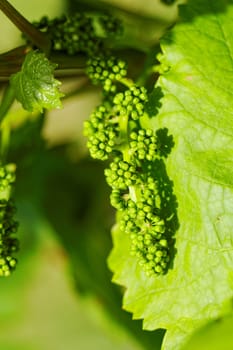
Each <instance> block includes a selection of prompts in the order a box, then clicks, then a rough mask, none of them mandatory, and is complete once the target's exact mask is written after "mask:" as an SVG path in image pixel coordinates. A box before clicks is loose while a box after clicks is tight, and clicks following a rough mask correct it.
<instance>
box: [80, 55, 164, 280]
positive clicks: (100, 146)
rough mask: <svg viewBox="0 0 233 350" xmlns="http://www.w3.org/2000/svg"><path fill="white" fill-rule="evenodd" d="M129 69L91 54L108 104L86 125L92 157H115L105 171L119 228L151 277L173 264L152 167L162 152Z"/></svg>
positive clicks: (90, 69)
mask: <svg viewBox="0 0 233 350" xmlns="http://www.w3.org/2000/svg"><path fill="white" fill-rule="evenodd" d="M109 62H111V63H110V64H109ZM126 67H127V65H126V63H123V62H122V60H117V59H116V58H115V59H114V58H113V57H112V58H111V60H110V61H108V60H106V58H104V57H101V56H99V57H97V58H96V57H93V58H91V57H90V58H89V60H88V66H87V74H88V75H89V77H90V79H92V80H93V83H95V84H97V83H99V84H100V85H101V86H102V87H103V91H104V102H103V104H101V105H100V106H98V107H97V108H96V109H95V110H94V111H93V112H92V114H91V116H90V118H89V120H88V121H86V122H85V123H84V134H85V135H86V136H87V138H88V141H87V147H88V148H89V151H90V154H91V156H92V157H93V158H97V159H100V160H107V159H109V160H111V162H110V165H109V167H108V168H107V169H106V170H105V176H106V181H107V183H108V184H109V186H110V187H111V188H112V193H111V196H110V200H111V204H112V206H113V207H115V208H116V209H117V210H118V211H119V213H120V217H121V220H120V229H121V230H122V231H123V232H125V233H126V234H128V235H129V237H130V240H131V254H132V255H134V256H136V258H137V259H138V261H139V264H140V265H141V266H142V267H143V269H144V270H145V272H146V274H147V275H148V276H151V275H159V274H164V273H165V272H166V271H167V269H168V266H169V262H170V252H169V239H168V232H167V229H166V220H165V219H164V218H162V214H161V196H160V192H159V188H158V185H157V182H156V174H154V173H153V171H152V168H154V167H153V165H154V164H155V162H156V160H158V159H160V154H161V152H160V149H159V142H158V140H157V136H156V133H155V132H154V130H152V129H149V128H146V129H145V128H143V127H142V123H141V120H142V118H143V116H145V114H146V111H145V106H146V103H147V101H148V92H147V90H146V88H145V87H143V86H138V85H137V84H136V83H134V82H132V80H130V79H128V78H127V75H126ZM106 87H110V88H106Z"/></svg>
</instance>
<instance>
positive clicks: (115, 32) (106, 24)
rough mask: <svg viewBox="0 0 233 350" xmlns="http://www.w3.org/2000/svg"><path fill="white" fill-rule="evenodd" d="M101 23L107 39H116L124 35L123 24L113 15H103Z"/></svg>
mask: <svg viewBox="0 0 233 350" xmlns="http://www.w3.org/2000/svg"><path fill="white" fill-rule="evenodd" d="M99 23H100V25H101V27H102V30H103V31H104V34H105V36H106V37H113V36H114V37H116V36H121V35H122V34H123V26H122V22H121V21H120V20H119V19H118V18H116V17H114V16H111V15H107V14H106V15H102V16H100V17H99Z"/></svg>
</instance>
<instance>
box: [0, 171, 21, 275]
mask: <svg viewBox="0 0 233 350" xmlns="http://www.w3.org/2000/svg"><path fill="white" fill-rule="evenodd" d="M14 182H15V166H14V164H7V165H5V166H0V276H9V275H10V274H11V272H12V271H13V270H14V269H15V267H16V264H17V260H16V258H15V256H14V255H15V253H16V252H17V250H18V247H19V242H18V239H17V238H16V237H15V234H16V232H17V228H18V222H17V221H16V220H15V219H14V216H15V212H16V208H15V205H14V203H13V201H12V199H11V188H12V185H13V183H14Z"/></svg>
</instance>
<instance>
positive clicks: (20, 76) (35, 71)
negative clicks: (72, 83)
mask: <svg viewBox="0 0 233 350" xmlns="http://www.w3.org/2000/svg"><path fill="white" fill-rule="evenodd" d="M55 68H56V65H55V64H54V63H51V62H50V61H49V60H48V59H47V58H46V57H45V54H44V53H41V52H39V51H30V52H29V53H28V54H27V55H26V57H25V60H24V62H23V65H22V68H21V71H19V72H18V73H16V74H14V75H12V77H11V79H10V83H11V86H12V87H13V88H14V91H15V97H16V99H17V100H18V101H19V102H20V103H21V104H22V106H23V108H24V109H26V110H27V111H29V112H35V111H40V112H41V111H42V110H43V108H47V109H54V108H61V100H60V98H61V97H62V96H63V94H62V93H61V92H60V91H59V89H58V87H59V86H60V85H61V83H60V82H59V81H58V80H56V79H55V78H54V75H53V73H54V69H55Z"/></svg>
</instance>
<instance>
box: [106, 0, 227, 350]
mask: <svg viewBox="0 0 233 350" xmlns="http://www.w3.org/2000/svg"><path fill="white" fill-rule="evenodd" d="M232 15H233V7H232V2H231V1H229V2H227V1H226V2H221V4H220V2H218V3H214V4H213V3H211V4H210V2H209V1H196V0H195V1H189V3H188V5H187V6H184V7H182V9H181V21H180V23H178V24H177V25H176V26H175V28H174V29H173V30H172V31H171V32H170V33H169V34H167V35H166V36H165V37H164V39H163V40H162V43H161V46H162V52H163V54H162V64H165V63H166V66H167V67H168V69H166V70H164V71H163V73H162V75H161V77H160V78H159V81H158V87H160V88H161V91H162V93H163V95H164V96H163V98H162V100H161V103H162V106H161V108H160V110H159V113H158V115H157V116H156V117H154V115H153V114H152V115H151V125H153V126H154V128H155V129H156V128H164V127H165V128H168V130H169V133H171V134H172V135H173V137H174V143H175V146H174V147H173V149H172V151H171V153H170V154H169V156H168V157H167V159H166V161H165V162H166V168H167V172H168V175H169V178H170V179H172V181H173V183H174V193H175V194H176V196H177V204H178V207H177V213H178V219H179V228H178V231H177V232H176V234H175V252H174V253H175V255H174V260H173V267H172V268H171V269H170V270H168V273H167V274H166V275H164V276H161V277H156V278H151V279H148V278H147V277H146V276H145V274H144V273H142V272H140V270H139V268H138V266H137V264H136V262H135V261H134V259H133V258H132V257H129V255H128V249H129V245H130V240H129V238H128V237H127V236H126V235H124V234H123V233H122V232H121V231H120V230H119V227H120V223H119V224H118V225H117V226H116V227H115V229H114V230H113V237H114V242H115V243H114V249H113V252H112V254H111V256H110V259H109V264H110V267H111V269H112V270H113V271H114V281H116V282H118V283H120V284H122V285H124V286H125V287H126V293H125V297H124V308H125V309H126V310H128V311H131V312H133V315H134V318H143V319H144V328H146V329H156V328H160V327H162V328H165V329H167V332H166V336H165V339H164V343H163V348H164V349H172V350H174V349H180V348H181V344H182V343H183V342H185V340H186V337H189V336H190V334H191V333H192V332H193V331H194V330H195V329H196V328H197V327H200V326H201V325H203V324H204V323H205V322H207V321H209V320H213V319H216V318H218V317H222V316H223V315H224V314H225V313H227V312H230V311H231V298H232V260H233V256H232V228H231V226H232V225H231V223H232V206H233V202H232V186H231V181H229V173H231V168H232V160H230V158H229V157H230V154H232V113H231V105H232V97H231V88H230V86H231V82H232V71H233V70H232V66H233V63H232V57H231V54H230V52H231V50H232V48H233V41H232V36H231V32H232ZM150 103H156V101H155V100H154V97H153V102H152V101H150ZM213 159H214V161H213ZM136 281H137V282H136Z"/></svg>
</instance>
